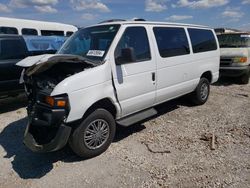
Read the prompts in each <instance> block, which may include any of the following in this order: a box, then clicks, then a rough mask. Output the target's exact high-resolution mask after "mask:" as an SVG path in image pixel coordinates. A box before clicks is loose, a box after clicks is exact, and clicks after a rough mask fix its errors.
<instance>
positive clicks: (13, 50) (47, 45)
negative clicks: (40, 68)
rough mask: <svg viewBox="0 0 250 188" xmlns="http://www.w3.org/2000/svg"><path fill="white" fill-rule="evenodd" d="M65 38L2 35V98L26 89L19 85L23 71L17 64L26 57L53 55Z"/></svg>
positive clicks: (0, 44)
mask: <svg viewBox="0 0 250 188" xmlns="http://www.w3.org/2000/svg"><path fill="white" fill-rule="evenodd" d="M65 40H66V38H65V37H41V36H18V35H0V97H4V96H11V95H16V94H18V93H19V92H20V91H22V90H23V89H24V87H23V85H22V84H19V78H20V75H21V71H22V69H21V68H20V67H18V66H16V63H17V62H18V61H20V60H22V59H23V58H25V57H28V56H33V55H39V54H45V53H50V54H53V53H55V52H56V51H57V49H58V48H59V47H60V46H61V45H62V44H63V43H64V41H65Z"/></svg>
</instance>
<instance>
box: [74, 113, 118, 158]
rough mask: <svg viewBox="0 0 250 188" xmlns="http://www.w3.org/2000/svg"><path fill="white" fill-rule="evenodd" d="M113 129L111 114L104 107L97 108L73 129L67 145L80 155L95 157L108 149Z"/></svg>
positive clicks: (113, 122)
mask: <svg viewBox="0 0 250 188" xmlns="http://www.w3.org/2000/svg"><path fill="white" fill-rule="evenodd" d="M115 130H116V124H115V120H114V118H113V116H112V114H111V113H110V112H108V111H107V110H105V109H97V110H95V111H94V112H92V113H91V114H90V115H89V116H88V117H87V118H86V119H84V120H83V121H82V123H81V124H80V125H79V126H78V127H77V128H76V129H75V130H74V132H73V134H72V135H71V138H70V141H69V145H70V147H71V148H72V150H73V151H74V152H75V153H76V154H77V155H78V156H80V157H84V158H91V157H95V156H97V155H100V154H101V153H103V152H104V151H106V150H107V149H108V147H109V146H110V144H111V143H112V141H113V139H114V136H115Z"/></svg>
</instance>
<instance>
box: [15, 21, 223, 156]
mask: <svg viewBox="0 0 250 188" xmlns="http://www.w3.org/2000/svg"><path fill="white" fill-rule="evenodd" d="M68 54H71V55H68ZM219 61H220V51H219V47H218V41H217V37H216V35H215V32H214V31H213V29H210V28H208V27H205V26H197V25H187V24H175V23H157V22H146V21H119V22H109V23H102V24H98V25H94V26H91V27H87V28H84V29H81V30H79V31H78V32H76V33H75V34H74V35H73V36H72V37H71V38H69V39H68V40H67V41H66V43H65V44H64V45H63V47H62V48H61V49H60V50H59V52H58V54H56V55H41V56H36V57H28V58H26V59H24V60H22V61H21V62H19V63H18V65H19V66H22V67H24V68H25V69H24V71H23V75H22V77H21V80H24V82H25V87H26V91H27V94H28V98H29V105H28V117H29V123H28V126H27V128H26V131H25V135H24V143H25V144H26V145H27V146H28V147H29V148H30V149H31V150H33V151H36V152H48V151H55V150H58V149H60V148H62V147H63V146H64V145H65V144H66V143H67V142H68V141H69V143H70V146H71V147H72V149H73V151H74V152H75V153H76V154H78V155H79V156H82V157H93V156H96V155H99V154H101V153H102V152H104V151H105V150H106V149H107V148H108V147H109V145H110V144H111V142H112V140H113V138H114V135H115V130H116V123H118V124H120V125H122V126H129V125H131V124H133V123H135V122H138V121H141V120H143V119H145V118H148V117H150V116H152V115H155V114H156V113H157V112H156V110H155V109H154V106H156V105H157V104H160V103H163V102H165V101H168V100H171V99H174V98H177V97H180V96H182V95H185V94H188V93H191V96H192V100H193V101H194V102H195V104H197V105H201V104H204V103H205V102H206V101H207V99H208V96H209V91H210V84H211V83H214V82H216V81H217V80H218V77H219Z"/></svg>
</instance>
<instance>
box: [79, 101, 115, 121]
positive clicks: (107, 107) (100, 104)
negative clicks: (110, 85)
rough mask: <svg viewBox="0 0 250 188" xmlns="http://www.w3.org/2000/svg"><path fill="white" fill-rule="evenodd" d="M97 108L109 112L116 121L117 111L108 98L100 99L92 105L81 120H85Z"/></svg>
mask: <svg viewBox="0 0 250 188" xmlns="http://www.w3.org/2000/svg"><path fill="white" fill-rule="evenodd" d="M98 108H103V109H105V110H107V111H109V112H110V113H111V114H112V116H113V117H114V119H116V116H117V112H118V110H117V108H116V106H115V104H114V103H113V101H112V100H111V99H109V98H103V99H100V100H98V101H97V102H95V103H94V104H92V105H91V106H90V107H89V108H88V109H87V110H86V112H85V113H84V115H83V117H82V119H84V118H86V117H87V116H88V115H90V114H91V113H92V112H93V111H95V110H96V109H98Z"/></svg>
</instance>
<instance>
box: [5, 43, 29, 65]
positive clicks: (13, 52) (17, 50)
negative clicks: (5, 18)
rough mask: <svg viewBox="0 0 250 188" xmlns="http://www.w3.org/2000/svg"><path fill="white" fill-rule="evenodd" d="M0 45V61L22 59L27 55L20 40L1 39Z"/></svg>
mask: <svg viewBox="0 0 250 188" xmlns="http://www.w3.org/2000/svg"><path fill="white" fill-rule="evenodd" d="M0 43H1V44H0V47H1V49H0V60H5V59H22V58H24V57H25V55H27V54H26V48H25V47H24V43H23V41H22V40H20V39H3V40H0Z"/></svg>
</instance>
